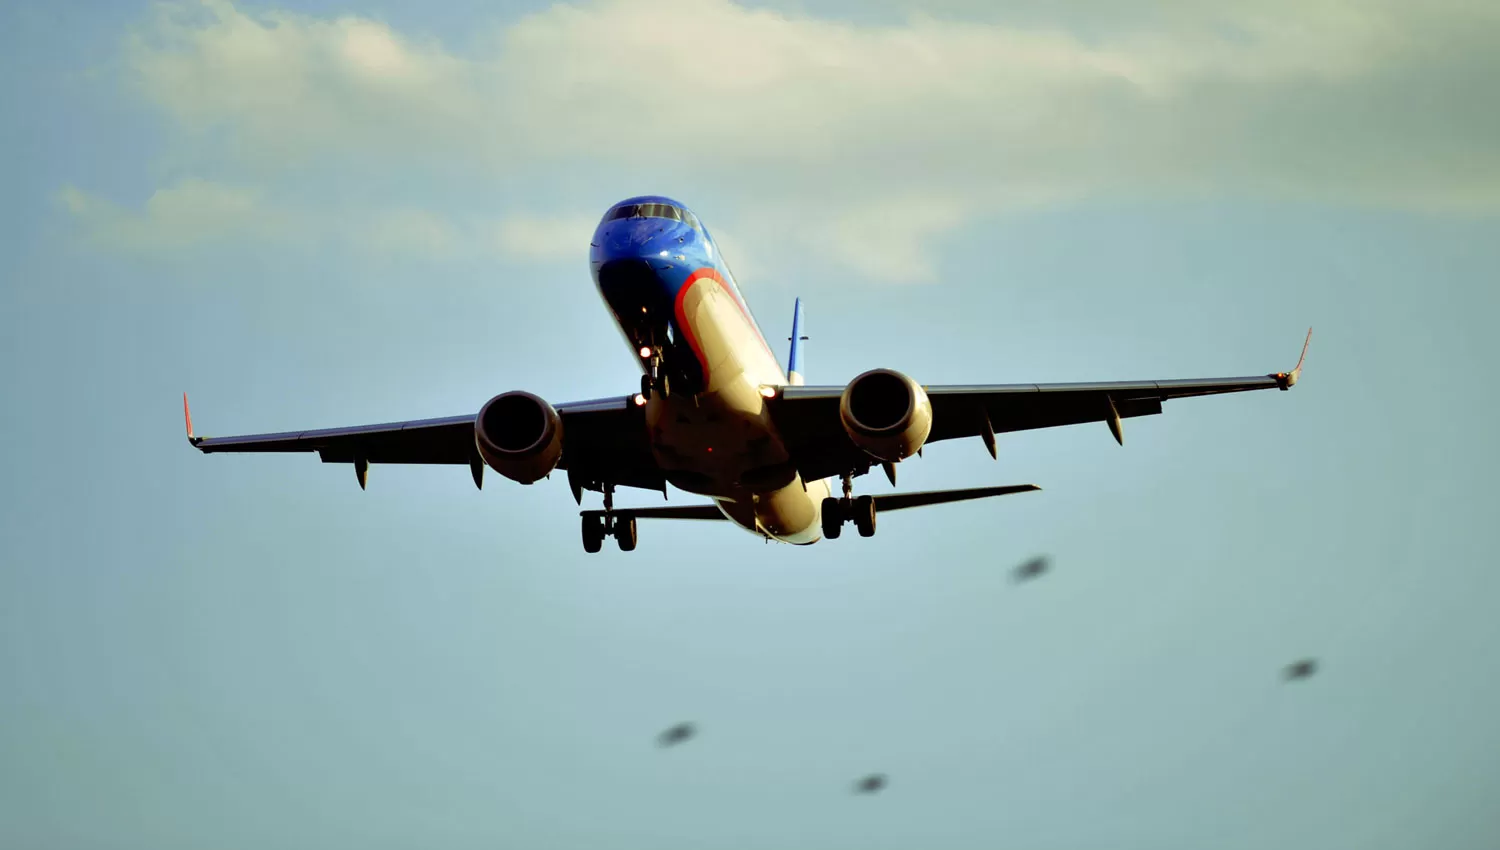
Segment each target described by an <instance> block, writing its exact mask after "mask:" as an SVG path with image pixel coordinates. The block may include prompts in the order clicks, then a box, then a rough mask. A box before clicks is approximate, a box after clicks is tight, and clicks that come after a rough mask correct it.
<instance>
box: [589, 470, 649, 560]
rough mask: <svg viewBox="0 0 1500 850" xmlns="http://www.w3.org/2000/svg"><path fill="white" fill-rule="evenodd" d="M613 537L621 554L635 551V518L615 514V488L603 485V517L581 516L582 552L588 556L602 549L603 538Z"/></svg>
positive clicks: (594, 515) (593, 514) (628, 515)
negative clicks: (618, 545)
mask: <svg viewBox="0 0 1500 850" xmlns="http://www.w3.org/2000/svg"><path fill="white" fill-rule="evenodd" d="M606 537H613V538H614V539H615V542H616V543H618V544H620V551H621V552H630V551H633V550H634V549H635V544H636V530H635V517H634V516H632V515H630V514H616V513H615V488H614V487H613V486H611V485H608V484H606V485H604V515H603V516H600V515H599V514H597V513H589V514H584V516H583V551H585V552H587V553H589V554H590V555H592V554H594V553H595V552H598V551H599V550H600V549H603V548H604V538H606Z"/></svg>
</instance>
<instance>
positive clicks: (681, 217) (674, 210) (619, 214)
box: [609, 204, 698, 230]
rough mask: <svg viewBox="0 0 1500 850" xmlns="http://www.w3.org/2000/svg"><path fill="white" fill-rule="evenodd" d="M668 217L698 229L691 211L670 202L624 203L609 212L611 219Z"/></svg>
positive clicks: (695, 218) (696, 220)
mask: <svg viewBox="0 0 1500 850" xmlns="http://www.w3.org/2000/svg"><path fill="white" fill-rule="evenodd" d="M637 217H639V218H669V219H671V220H673V221H681V222H685V223H686V224H688V225H689V226H690V227H692V228H693V229H694V230H697V229H698V219H697V217H695V216H694V215H693V214H692V213H690V212H688V211H687V210H685V209H682V208H680V207H674V206H672V205H671V204H625V205H624V206H620V207H616V208H615V211H614V212H613V213H611V214H610V216H609V218H610V220H611V221H613V220H615V219H619V218H637Z"/></svg>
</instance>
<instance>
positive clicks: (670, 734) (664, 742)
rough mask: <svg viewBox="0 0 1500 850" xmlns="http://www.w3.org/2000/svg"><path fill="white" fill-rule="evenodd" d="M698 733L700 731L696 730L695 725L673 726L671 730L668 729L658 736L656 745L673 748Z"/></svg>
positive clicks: (680, 724)
mask: <svg viewBox="0 0 1500 850" xmlns="http://www.w3.org/2000/svg"><path fill="white" fill-rule="evenodd" d="M697 731H698V730H696V729H694V728H693V724H691V723H679V724H677V725H676V726H673V727H672V728H671V729H668V730H667V731H665V732H663V733H661V734H660V735H657V736H656V743H657V745H658V746H662V747H671V746H674V745H676V744H680V743H682V742H683V741H686V740H687V739H689V738H691V737H693V735H694V734H696V733H697Z"/></svg>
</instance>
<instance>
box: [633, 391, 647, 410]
mask: <svg viewBox="0 0 1500 850" xmlns="http://www.w3.org/2000/svg"><path fill="white" fill-rule="evenodd" d="M634 401H635V406H636V407H645V406H646V397H645V396H643V395H641V394H640V393H636V394H635V399H634Z"/></svg>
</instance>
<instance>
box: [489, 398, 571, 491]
mask: <svg viewBox="0 0 1500 850" xmlns="http://www.w3.org/2000/svg"><path fill="white" fill-rule="evenodd" d="M474 445H475V446H476V447H478V449H479V456H480V457H481V458H483V459H484V462H485V463H487V464H489V466H490V468H491V469H493V470H495V471H496V472H498V473H500V474H501V475H504V476H505V477H506V478H509V479H510V480H512V481H518V482H520V483H522V484H531V483H534V482H536V481H540V480H541V479H543V478H546V477H547V475H549V474H550V473H551V472H552V470H554V469H556V468H557V464H558V461H560V460H562V446H563V442H562V417H561V416H558V415H557V410H556V409H554V408H553V407H552V405H550V404H548V403H547V402H545V401H543V400H542V399H541V398H540V397H538V396H535V395H532V394H531V393H527V392H521V391H519V390H518V391H516V392H509V393H501V394H500V395H497V396H495V397H494V398H492V399H490V400H489V401H487V402H485V405H484V407H482V408H480V409H479V416H478V417H476V418H475V419H474Z"/></svg>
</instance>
